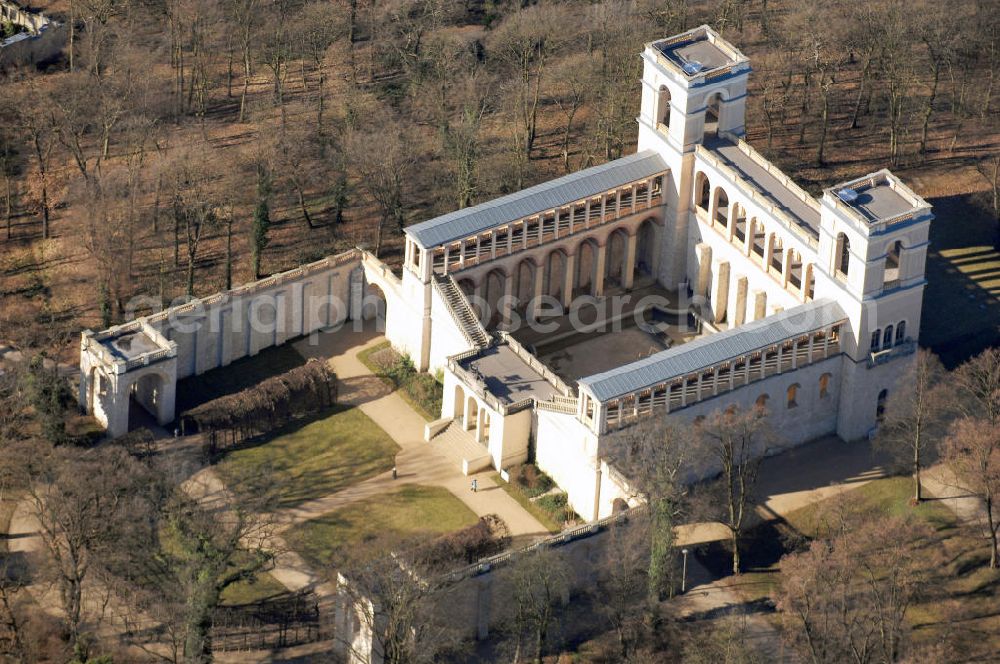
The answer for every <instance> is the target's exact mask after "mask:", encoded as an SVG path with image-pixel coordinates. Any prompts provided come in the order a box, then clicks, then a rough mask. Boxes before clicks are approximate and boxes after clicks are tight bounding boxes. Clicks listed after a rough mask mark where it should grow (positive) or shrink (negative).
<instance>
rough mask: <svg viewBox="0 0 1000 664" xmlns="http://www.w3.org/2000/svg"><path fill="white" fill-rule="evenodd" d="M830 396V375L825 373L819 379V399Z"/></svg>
mask: <svg viewBox="0 0 1000 664" xmlns="http://www.w3.org/2000/svg"><path fill="white" fill-rule="evenodd" d="M828 396H830V374H828V373H825V374H823V375H822V376H820V377H819V398H820V399H826V398H827V397H828Z"/></svg>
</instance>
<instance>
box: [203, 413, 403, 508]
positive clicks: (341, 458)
mask: <svg viewBox="0 0 1000 664" xmlns="http://www.w3.org/2000/svg"><path fill="white" fill-rule="evenodd" d="M397 452H399V446H398V445H397V444H396V443H395V441H393V440H392V438H390V437H389V435H388V434H387V433H386V432H385V431H383V430H382V429H381V428H380V427H379V426H378V425H377V424H375V423H374V422H373V421H372V420H371V419H370V418H369V417H368V416H367V415H365V414H364V413H362V412H361V411H360V410H359V409H357V408H348V407H342V406H338V407H336V408H334V409H333V410H331V411H329V413H328V414H325V415H323V416H322V417H320V418H319V419H316V420H313V421H311V422H308V423H307V424H302V423H301V422H296V423H293V424H292V425H289V427H287V428H286V429H285V430H283V431H279V432H277V433H276V434H275V435H274V436H273V437H272V438H271V439H270V440H267V441H266V442H263V443H260V444H259V445H254V446H253V447H247V448H243V449H238V450H235V451H232V452H229V453H228V454H226V456H225V457H224V459H223V461H222V462H221V463H219V465H218V466H217V468H218V472H219V474H220V475H221V476H222V479H223V480H224V481H226V482H227V484H232V483H233V480H235V479H236V478H241V477H252V476H253V475H254V474H255V473H256V472H259V471H260V470H262V469H268V468H270V469H272V470H273V471H274V472H275V473H276V475H277V481H278V484H279V487H280V488H279V493H280V496H281V497H280V504H281V506H283V507H292V506H295V505H298V504H301V503H303V502H305V501H307V500H312V499H314V498H319V497H321V496H325V495H327V494H330V493H334V492H336V491H339V490H341V489H343V488H345V487H348V486H350V485H352V484H356V483H358V482H361V481H363V480H366V479H368V478H369V477H374V476H375V475H378V474H379V473H382V472H385V471H387V470H390V469H391V468H392V466H393V464H394V463H395V461H394V459H395V457H396V453H397ZM234 488H235V489H237V490H238V489H239V487H238V486H237V487H234Z"/></svg>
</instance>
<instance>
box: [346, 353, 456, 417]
mask: <svg viewBox="0 0 1000 664" xmlns="http://www.w3.org/2000/svg"><path fill="white" fill-rule="evenodd" d="M358 359H359V360H360V361H361V363H362V364H364V365H365V366H366V367H368V369H369V370H370V371H371V372H372V373H373V374H375V375H376V376H378V377H379V378H381V379H382V381H383V382H385V384H386V385H388V386H389V387H391V388H393V389H394V390H398V391H399V395H400V396H401V397H402V398H403V400H404V401H406V403H408V404H409V405H410V407H412V408H413V409H414V410H415V411H417V413H419V414H420V415H421V416H422V417H423V418H424V419H425V420H427V421H428V422H433V421H434V420H436V419H438V418H439V417H440V416H441V415H440V413H441V399H442V397H443V395H444V386H443V385H442V384H441V382H440V381H439V380H438V379H437V378H435V377H434V376H432V375H431V374H429V373H426V372H419V371H417V370H416V368H415V367H414V366H413V362H412V361H411V360H410V358H409V357H407V356H406V355H400V354H399V353H397V352H396V351H395V350H394V349H393V347H392V346H391V345H390V344H389V342H388V341H385V342H383V343H380V344H378V345H375V346H372V347H371V348H366V349H365V350H363V351H361V352H360V353H358Z"/></svg>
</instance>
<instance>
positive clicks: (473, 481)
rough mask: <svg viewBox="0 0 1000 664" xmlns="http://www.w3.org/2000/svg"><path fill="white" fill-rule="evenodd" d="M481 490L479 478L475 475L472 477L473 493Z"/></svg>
mask: <svg viewBox="0 0 1000 664" xmlns="http://www.w3.org/2000/svg"><path fill="white" fill-rule="evenodd" d="M478 490H479V480H477V479H476V478H475V477H473V478H472V493H476V492H477V491H478Z"/></svg>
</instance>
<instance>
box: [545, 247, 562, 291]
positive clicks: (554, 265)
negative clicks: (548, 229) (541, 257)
mask: <svg viewBox="0 0 1000 664" xmlns="http://www.w3.org/2000/svg"><path fill="white" fill-rule="evenodd" d="M566 264H567V257H566V252H565V251H563V250H562V249H553V250H552V251H550V252H549V254H548V256H546V257H545V288H544V290H543V291H542V292H544V293H545V294H546V295H548V296H550V297H554V298H555V299H557V300H559V301H562V299H563V291H564V290H565V288H566Z"/></svg>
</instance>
